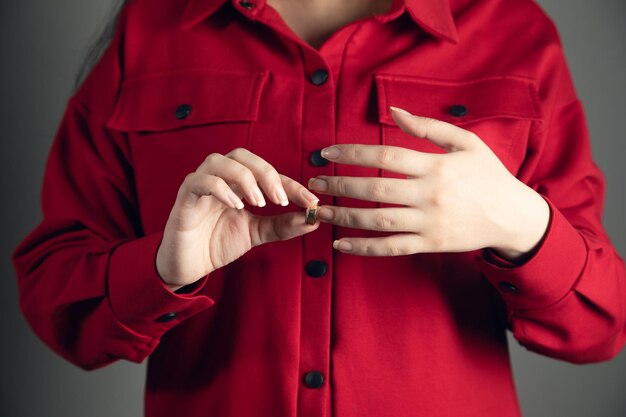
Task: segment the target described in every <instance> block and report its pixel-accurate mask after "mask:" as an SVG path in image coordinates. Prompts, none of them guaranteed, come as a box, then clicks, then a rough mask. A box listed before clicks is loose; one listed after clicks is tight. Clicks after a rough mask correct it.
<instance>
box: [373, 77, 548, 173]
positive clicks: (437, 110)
mask: <svg viewBox="0 0 626 417" xmlns="http://www.w3.org/2000/svg"><path fill="white" fill-rule="evenodd" d="M374 78H375V84H376V90H377V95H378V120H379V122H380V126H381V143H382V144H384V145H392V146H401V147H405V148H409V149H414V150H417V151H422V152H431V153H443V152H445V151H444V150H443V149H441V148H439V147H438V146H436V145H434V144H432V143H430V142H429V141H428V140H426V139H421V138H416V137H413V136H411V135H409V134H407V133H405V132H403V131H402V130H401V129H400V128H399V127H398V126H397V125H396V124H395V122H394V120H393V118H392V117H391V110H389V108H388V106H390V105H391V106H396V107H400V108H403V109H406V110H407V111H409V112H411V113H413V114H415V115H418V116H426V117H432V118H435V119H439V120H443V121H445V122H448V123H452V124H454V125H457V126H459V127H462V128H463V129H466V130H469V131H472V132H473V133H475V134H476V135H478V137H480V138H481V139H482V140H483V141H484V142H485V143H486V144H487V145H488V146H489V147H490V148H491V149H492V150H493V151H494V152H495V153H496V155H497V156H498V157H499V158H500V160H501V161H502V162H503V163H504V165H505V166H506V167H507V168H508V169H509V170H510V171H511V172H515V171H516V170H517V169H518V168H519V165H520V164H521V162H522V159H523V153H524V152H523V151H522V152H517V151H516V147H515V146H514V145H515V144H516V143H517V142H519V141H522V143H521V145H522V146H521V148H525V145H524V144H525V143H526V139H527V136H528V134H529V132H530V127H531V123H532V122H533V120H541V118H542V114H541V109H540V103H539V98H538V96H537V91H536V87H535V83H534V81H533V80H531V79H526V78H523V77H517V76H501V77H484V78H477V79H472V80H465V81H458V80H443V79H432V78H422V77H416V76H406V75H397V74H386V73H377V74H375V75H374ZM518 145H520V144H518ZM517 148H520V147H519V146H517ZM382 175H383V176H386V177H394V178H401V176H400V175H397V174H395V173H392V172H388V171H383V173H382Z"/></svg>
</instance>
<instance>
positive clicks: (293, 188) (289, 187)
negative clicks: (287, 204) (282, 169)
mask: <svg viewBox="0 0 626 417" xmlns="http://www.w3.org/2000/svg"><path fill="white" fill-rule="evenodd" d="M280 179H281V181H282V184H283V187H284V189H285V192H286V193H287V197H288V198H289V200H291V201H293V202H294V203H295V204H296V205H298V206H300V207H304V208H307V207H313V206H317V204H318V203H319V201H320V199H319V198H317V197H316V196H315V194H313V193H311V192H310V191H309V190H307V189H306V187H305V186H303V185H302V184H300V183H299V182H298V181H295V180H293V179H291V178H289V177H288V176H286V175H283V174H280Z"/></svg>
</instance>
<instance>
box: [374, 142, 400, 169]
mask: <svg viewBox="0 0 626 417" xmlns="http://www.w3.org/2000/svg"><path fill="white" fill-rule="evenodd" d="M396 156H397V154H396V152H395V150H394V149H393V148H391V147H390V146H382V147H381V148H380V150H379V151H378V153H377V154H376V159H377V161H378V163H380V164H381V165H383V166H388V165H390V164H391V163H393V161H394V160H395V159H396Z"/></svg>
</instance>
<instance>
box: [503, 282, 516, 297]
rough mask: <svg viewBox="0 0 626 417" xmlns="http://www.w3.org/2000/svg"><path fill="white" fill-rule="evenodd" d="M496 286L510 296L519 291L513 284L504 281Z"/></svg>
mask: <svg viewBox="0 0 626 417" xmlns="http://www.w3.org/2000/svg"><path fill="white" fill-rule="evenodd" d="M498 286H499V287H500V289H501V290H502V291H505V292H508V293H511V294H515V293H517V292H518V291H519V290H518V289H517V287H516V286H515V285H513V284H511V283H510V282H506V281H500V282H499V283H498Z"/></svg>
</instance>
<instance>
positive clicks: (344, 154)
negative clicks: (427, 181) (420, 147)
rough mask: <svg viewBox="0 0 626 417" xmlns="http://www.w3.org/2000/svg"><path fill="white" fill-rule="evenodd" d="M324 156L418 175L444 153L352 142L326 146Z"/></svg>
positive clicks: (349, 163) (339, 160) (352, 163)
mask: <svg viewBox="0 0 626 417" xmlns="http://www.w3.org/2000/svg"><path fill="white" fill-rule="evenodd" d="M322 156H323V157H324V158H326V159H328V160H329V161H333V162H337V163H341V164H347V165H359V166H363V167H371V168H382V169H384V170H387V171H392V172H397V173H399V174H404V175H408V176H414V177H417V176H422V175H424V174H426V173H427V172H428V171H429V170H430V168H431V167H432V166H433V165H434V164H435V163H436V160H437V159H438V158H441V157H442V156H444V155H441V154H433V153H428V152H419V151H415V150H413V149H407V148H403V147H400V146H390V145H364V144H358V143H352V144H341V145H333V146H330V147H328V148H324V149H322Z"/></svg>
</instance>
